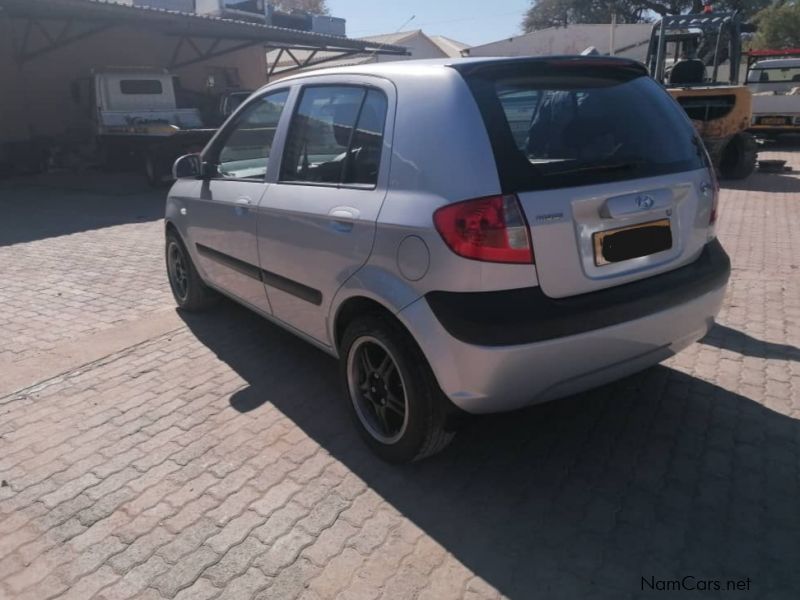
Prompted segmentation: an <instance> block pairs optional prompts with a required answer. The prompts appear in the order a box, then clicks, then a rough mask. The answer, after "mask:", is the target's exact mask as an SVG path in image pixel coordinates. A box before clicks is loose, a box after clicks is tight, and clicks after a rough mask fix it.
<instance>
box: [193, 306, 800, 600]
mask: <svg viewBox="0 0 800 600" xmlns="http://www.w3.org/2000/svg"><path fill="white" fill-rule="evenodd" d="M183 318H184V320H185V321H186V323H187V324H188V326H189V327H190V328H191V331H192V332H193V333H194V335H195V336H196V337H197V338H198V339H199V340H200V341H201V342H202V343H203V344H205V345H206V346H207V347H208V348H209V349H210V350H212V351H213V352H214V353H215V354H216V355H217V356H218V357H219V358H220V359H221V360H222V361H224V362H225V363H227V364H228V365H229V366H230V367H231V368H232V369H233V370H234V371H235V372H236V373H237V374H238V375H239V376H241V377H242V378H243V379H244V380H245V381H246V382H247V383H248V386H247V387H246V388H245V389H243V390H241V391H239V392H237V393H236V394H234V396H233V397H231V398H230V404H231V405H232V406H233V407H234V408H235V409H237V410H239V411H243V412H247V413H248V414H257V411H258V410H259V408H260V407H263V405H264V404H266V403H271V404H272V405H273V406H275V407H276V408H277V409H278V410H280V411H281V412H282V413H283V414H285V415H286V416H287V417H288V418H289V419H291V420H292V421H293V422H294V423H295V424H296V425H297V426H298V427H299V428H301V429H302V430H303V431H304V432H305V433H306V434H307V435H308V436H309V437H310V438H312V439H313V440H315V441H316V442H317V443H318V444H320V446H321V447H322V448H323V449H325V450H326V451H328V452H329V453H330V454H331V455H332V456H333V457H335V458H336V459H337V460H339V461H341V462H342V463H343V464H344V465H345V466H346V467H347V468H349V469H350V470H351V471H352V472H354V473H355V474H356V475H358V476H359V477H360V478H361V479H363V480H364V481H365V482H366V484H367V485H369V486H370V487H371V488H372V489H373V490H375V491H376V492H377V493H378V494H380V495H381V496H382V497H383V498H384V499H385V500H386V501H387V502H389V503H390V504H391V505H392V506H393V507H394V508H395V509H396V510H397V511H399V512H400V513H401V514H402V515H403V516H404V517H406V518H407V519H409V520H410V521H411V522H413V523H414V524H415V525H416V526H417V527H419V528H420V529H421V530H422V531H424V532H425V534H426V535H428V536H430V537H431V538H433V539H434V540H435V541H436V542H437V543H439V544H440V545H441V546H442V547H443V548H444V549H445V550H446V551H448V552H449V553H451V554H452V555H453V556H454V557H455V558H456V559H457V560H458V561H460V562H461V563H463V564H464V565H465V566H466V567H468V568H469V569H470V570H472V571H473V572H474V573H475V574H477V575H478V576H479V577H481V578H482V579H483V580H485V581H486V582H487V583H488V584H490V585H491V586H493V587H495V588H496V589H497V590H499V591H500V592H501V593H502V594H504V595H505V596H507V597H509V598H514V599H516V598H530V597H532V596H533V595H534V594H535V595H536V597H543V598H548V600H552V599H556V598H569V599H578V598H581V599H583V598H614V599H615V600H621V599H624V598H633V597H642V595H644V596H645V597H650V596H649V595H648V594H652V596H653V597H656V598H660V597H674V596H675V595H674V594H673V595H670V594H669V593H666V594H665V593H664V592H663V591H661V592H649V588H648V587H647V585H648V584H645V583H643V581H642V578H645V579H647V580H648V581H651V582H652V580H651V579H650V578H655V580H673V579H676V578H678V579H680V578H682V577H685V576H691V577H694V578H696V579H701V578H702V579H710V580H719V581H721V582H722V586H723V590H724V589H725V587H724V586H725V585H727V580H729V579H730V580H735V581H740V580H741V581H743V582H744V581H745V579H746V578H750V582H751V583H750V584H748V585H749V586H750V593H744V592H742V593H740V594H739V595H737V596H736V597H742V598H771V599H782V598H790V597H796V596H794V593H793V592H792V590H795V591H796V590H798V589H800V570H798V569H797V564H798V561H800V511H798V509H797V506H798V505H797V500H798V498H799V497H800V494H799V493H800V489H798V487H799V484H800V478H798V464H799V463H798V439H800V423H798V421H796V420H794V419H791V418H789V417H787V416H785V415H782V414H780V413H777V412H774V411H772V410H770V409H768V408H765V407H764V406H762V405H760V404H758V403H757V402H754V401H752V400H750V399H748V398H746V397H743V396H741V395H738V394H735V393H732V392H730V391H727V390H725V389H723V388H721V387H718V386H716V385H713V384H711V383H708V382H705V381H702V380H700V379H696V378H694V377H691V376H689V375H686V374H684V373H681V372H679V371H676V370H673V369H670V368H667V367H663V366H659V367H656V368H653V369H650V370H647V371H645V372H643V373H641V374H639V375H637V376H634V377H630V378H628V379H625V380H623V381H620V382H618V383H615V384H612V385H607V386H605V387H602V388H600V389H597V390H593V391H590V392H586V393H583V394H579V395H576V396H573V397H570V398H566V399H563V400H560V401H557V402H552V403H548V404H544V405H541V406H536V407H532V408H530V409H527V410H524V411H519V412H516V413H512V414H506V415H495V416H487V417H481V418H479V419H474V420H471V421H470V422H469V423H468V424H467V425H466V427H465V428H464V430H463V431H461V432H460V435H459V436H458V437H457V438H456V440H455V441H454V443H453V444H452V446H450V447H449V448H448V449H447V450H446V451H445V452H444V453H442V454H441V455H439V456H436V457H433V458H431V459H428V460H426V461H423V462H421V463H418V464H413V465H408V466H403V467H398V466H390V465H387V464H385V463H383V462H381V461H380V460H378V459H377V458H375V457H374V456H373V455H372V454H371V453H370V452H369V451H368V450H367V448H366V446H365V445H364V444H363V443H362V442H361V440H360V439H359V437H358V435H357V433H356V431H355V429H354V427H353V425H352V423H351V422H350V419H349V416H348V414H347V412H346V409H345V405H344V403H343V401H342V400H341V397H340V393H339V385H338V378H337V367H336V362H335V361H334V360H333V359H331V358H330V357H328V356H327V355H325V354H324V353H323V352H321V351H319V350H316V349H314V348H312V347H311V346H309V345H308V344H306V343H305V342H303V341H301V340H299V339H297V338H296V337H294V336H292V335H291V334H289V333H286V332H284V331H283V330H281V329H279V328H277V327H275V326H273V325H271V324H269V323H267V322H266V321H264V320H263V319H261V318H259V317H258V316H256V315H254V314H251V313H249V312H248V311H247V310H245V309H243V308H239V307H237V306H234V305H232V304H231V303H228V302H225V303H224V305H223V306H222V307H221V310H219V311H216V312H214V313H209V314H205V315H184V316H183ZM248 411H249V412H248ZM376 551H380V550H376ZM742 585H744V583H743V584H742ZM643 586H644V590H645V592H647V593H645V592H643V591H642V590H643ZM679 595H681V594H679ZM683 595H685V594H683ZM683 595H681V597H683ZM701 596H702V597H704V598H718V597H730V596H728V595H725V594H724V592H723V593H721V594H717V593H714V592H713V591H712V592H709V593H703V594H701ZM687 597H694V596H693V595H692V594H688V595H687Z"/></svg>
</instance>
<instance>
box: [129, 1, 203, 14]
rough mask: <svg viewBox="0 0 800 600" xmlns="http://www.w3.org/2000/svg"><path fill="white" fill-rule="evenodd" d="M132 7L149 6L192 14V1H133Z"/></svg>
mask: <svg viewBox="0 0 800 600" xmlns="http://www.w3.org/2000/svg"><path fill="white" fill-rule="evenodd" d="M132 3H133V5H134V6H149V7H151V8H164V9H166V10H179V11H181V12H194V0H133V2H132Z"/></svg>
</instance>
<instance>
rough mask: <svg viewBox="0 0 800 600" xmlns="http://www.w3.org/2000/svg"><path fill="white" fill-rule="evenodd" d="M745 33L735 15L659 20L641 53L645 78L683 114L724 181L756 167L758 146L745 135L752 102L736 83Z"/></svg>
mask: <svg viewBox="0 0 800 600" xmlns="http://www.w3.org/2000/svg"><path fill="white" fill-rule="evenodd" d="M747 30H752V29H750V26H748V25H744V24H743V23H742V20H741V17H740V15H739V13H738V12H733V13H715V12H713V11H711V10H709V11H708V12H704V13H702V14H691V15H677V16H669V17H664V18H662V19H661V20H660V21H658V22H657V23H656V24H655V25H654V26H653V31H652V34H651V36H650V45H649V48H648V51H647V67H648V69H649V70H650V74H651V76H652V77H653V78H654V79H655V80H656V81H658V82H660V83H661V84H663V85H664V86H665V87H666V89H667V91H668V92H669V93H670V94H671V95H672V97H673V98H675V99H676V100H677V101H678V103H679V104H680V105H681V106H682V107H683V109H684V110H685V111H686V113H687V114H688V115H689V118H690V119H691V120H692V122H693V123H694V126H695V127H696V129H697V131H698V132H699V134H700V137H701V138H702V139H703V142H704V143H705V145H706V148H707V149H708V152H709V155H710V156H711V160H712V162H713V163H714V166H715V167H716V169H717V172H718V173H719V175H720V176H721V177H722V178H724V179H744V178H746V177H748V176H749V175H750V174H751V173H752V172H753V170H754V169H755V167H756V160H757V151H758V146H757V145H756V141H755V138H754V137H753V136H752V135H751V134H749V133H747V129H748V128H749V127H750V122H751V119H752V112H753V100H752V96H751V93H750V90H749V89H748V88H747V86H745V85H741V84H739V75H740V69H741V60H742V33H744V32H745V31H747Z"/></svg>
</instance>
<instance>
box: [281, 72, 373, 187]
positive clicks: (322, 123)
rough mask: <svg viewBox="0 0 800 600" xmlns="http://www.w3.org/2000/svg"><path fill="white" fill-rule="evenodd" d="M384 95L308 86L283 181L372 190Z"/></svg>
mask: <svg viewBox="0 0 800 600" xmlns="http://www.w3.org/2000/svg"><path fill="white" fill-rule="evenodd" d="M386 111H387V100H386V96H385V95H384V94H383V93H382V92H379V91H377V90H372V89H367V88H364V87H358V86H330V85H327V86H309V87H306V88H305V89H304V90H303V91H302V93H301V97H300V99H299V101H298V104H297V109H296V111H295V114H294V115H293V117H292V122H291V124H290V126H289V135H288V138H287V140H286V146H285V149H284V155H283V161H282V162H281V173H280V180H281V181H283V182H289V183H308V184H327V185H331V184H334V185H343V184H344V185H352V186H356V187H358V186H366V187H374V186H375V185H376V183H377V180H378V169H379V165H380V157H381V148H382V145H383V131H384V124H385V122H386Z"/></svg>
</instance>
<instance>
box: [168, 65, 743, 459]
mask: <svg viewBox="0 0 800 600" xmlns="http://www.w3.org/2000/svg"><path fill="white" fill-rule="evenodd" d="M174 170H175V173H174V174H175V176H176V178H177V182H176V183H175V185H174V187H173V188H172V190H171V192H170V193H169V198H168V201H167V209H166V261H167V270H168V273H169V281H170V283H171V287H172V291H173V292H174V296H175V299H176V301H177V303H178V305H179V307H181V308H183V309H186V310H195V309H201V308H205V307H207V306H208V305H209V304H210V303H211V302H212V300H213V299H214V296H215V295H216V294H217V293H222V294H224V295H226V296H230V297H231V298H233V299H234V300H236V301H237V302H240V303H242V304H244V305H246V306H248V307H250V308H251V309H253V310H254V311H256V312H258V313H259V314H261V315H263V316H264V317H266V318H268V319H271V320H273V321H275V322H276V323H278V324H279V325H281V326H283V327H285V328H287V329H289V330H291V331H292V332H294V333H296V334H297V335H299V336H301V337H302V338H304V339H306V340H307V341H309V342H310V343H312V344H314V345H316V346H318V347H319V348H321V349H323V350H324V351H326V352H328V353H330V354H331V355H333V356H335V357H337V358H338V360H339V363H340V369H341V380H342V387H343V390H344V396H345V398H346V400H347V402H346V404H347V406H348V410H349V411H350V412H351V413H352V417H353V421H354V423H355V425H356V426H357V427H358V429H359V430H360V432H361V434H362V435H363V437H364V439H365V440H366V442H367V443H368V444H369V445H370V446H371V447H372V449H373V450H374V451H375V452H377V453H378V454H379V455H380V456H381V457H383V458H384V459H386V460H389V461H394V462H402V461H410V460H415V459H419V458H421V457H424V456H427V455H430V454H433V453H435V452H437V451H439V450H441V449H442V448H443V447H444V446H445V445H446V444H447V443H448V442H449V441H450V439H451V438H452V437H453V430H454V427H453V423H454V421H457V419H453V418H452V417H453V415H456V414H463V412H464V411H466V412H467V413H473V414H474V413H490V412H496V411H507V410H511V409H516V408H519V407H523V406H526V405H530V404H534V403H538V402H543V401H546V400H553V399H556V398H559V397H563V396H567V395H569V394H573V393H576V392H578V391H581V390H585V389H588V388H591V387H594V386H598V385H601V384H603V383H606V382H609V381H612V380H615V379H618V378H621V377H624V376H626V375H629V374H631V373H634V372H637V371H639V370H641V369H644V368H646V367H649V366H651V365H654V364H656V363H658V362H660V361H662V360H664V359H665V358H667V357H669V356H671V355H673V354H674V353H676V352H678V351H680V350H681V349H683V348H685V347H686V346H688V345H689V344H691V343H693V342H694V341H696V340H698V339H699V338H701V337H702V336H703V335H704V334H705V333H706V332H707V331H708V329H709V327H710V326H711V325H712V324H713V321H714V318H715V316H716V315H717V312H718V311H719V309H720V306H721V303H722V299H723V295H724V293H725V286H726V283H727V280H728V276H729V272H730V263H729V260H728V257H727V255H726V253H725V251H724V250H723V249H722V247H721V246H720V244H719V242H718V241H717V240H716V237H715V232H714V227H715V221H716V219H717V198H718V186H717V181H716V178H715V175H714V173H713V171H712V169H711V167H710V166H709V160H708V156H707V154H706V152H705V149H704V148H703V145H702V142H701V141H700V140H699V139H698V138H697V135H696V134H695V131H694V129H693V128H692V125H691V123H690V122H689V120H688V119H687V117H686V115H685V114H684V112H683V111H682V110H681V108H680V107H679V106H678V105H677V104H676V103H675V102H674V101H673V100H672V98H670V96H669V95H668V94H667V93H666V92H665V91H664V90H663V89H661V87H660V86H659V85H658V84H656V83H655V82H654V81H653V80H652V79H650V78H649V77H648V76H647V72H646V70H645V68H644V67H643V66H642V65H640V64H639V63H636V62H633V61H629V60H624V59H616V58H609V57H548V58H520V59H464V60H450V61H407V62H397V63H383V64H374V65H366V66H358V67H345V68H335V69H329V70H321V71H316V72H313V73H307V74H302V75H299V76H295V77H291V78H288V79H282V80H280V81H278V82H276V83H273V84H270V85H268V86H266V87H265V88H263V89H261V90H260V91H258V92H257V93H255V94H254V95H253V96H252V97H251V98H250V99H249V100H248V101H247V102H245V103H244V104H243V105H242V106H241V107H240V108H239V110H238V111H237V112H236V113H235V114H234V115H233V116H232V117H231V118H230V119H229V120H228V122H227V123H226V124H225V125H224V126H223V127H222V128H221V129H220V131H219V132H218V134H217V135H216V136H215V137H214V138H213V140H211V142H210V143H209V144H208V146H207V147H206V148H205V150H204V151H203V153H202V154H201V155H190V156H186V157H182V158H181V159H179V160H178V161H177V162H176V164H175V169H174ZM265 368H269V365H265Z"/></svg>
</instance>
